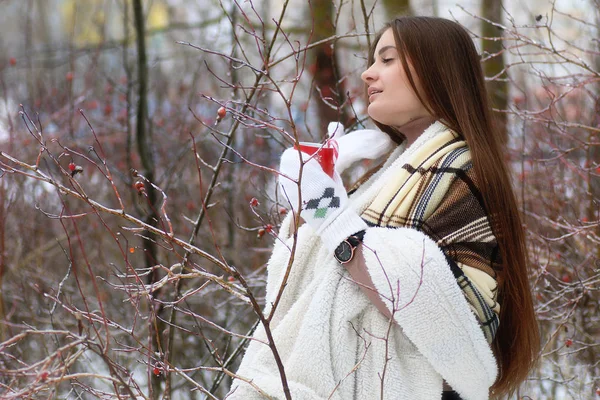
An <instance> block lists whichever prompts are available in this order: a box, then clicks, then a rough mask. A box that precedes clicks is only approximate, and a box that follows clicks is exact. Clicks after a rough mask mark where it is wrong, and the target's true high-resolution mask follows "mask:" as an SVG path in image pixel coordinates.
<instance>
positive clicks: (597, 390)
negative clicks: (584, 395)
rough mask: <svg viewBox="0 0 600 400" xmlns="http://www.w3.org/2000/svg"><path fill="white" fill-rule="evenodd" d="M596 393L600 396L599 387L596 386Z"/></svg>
mask: <svg viewBox="0 0 600 400" xmlns="http://www.w3.org/2000/svg"><path fill="white" fill-rule="evenodd" d="M596 395H597V396H600V387H597V388H596Z"/></svg>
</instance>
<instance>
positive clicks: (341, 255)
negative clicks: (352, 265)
mask: <svg viewBox="0 0 600 400" xmlns="http://www.w3.org/2000/svg"><path fill="white" fill-rule="evenodd" d="M364 237H365V230H364V229H363V230H362V231H358V232H356V233H355V234H353V235H350V236H348V237H347V238H346V239H344V240H343V241H342V243H340V244H339V245H338V247H336V249H335V251H334V252H333V256H334V257H335V259H336V260H338V262H339V263H341V264H346V263H348V262H350V260H352V258H354V250H355V249H356V247H358V245H359V244H360V243H361V242H362V241H363V238H364Z"/></svg>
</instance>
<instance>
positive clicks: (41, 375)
mask: <svg viewBox="0 0 600 400" xmlns="http://www.w3.org/2000/svg"><path fill="white" fill-rule="evenodd" d="M46 379H48V371H43V372H42V373H41V374H40V380H41V381H42V382H46Z"/></svg>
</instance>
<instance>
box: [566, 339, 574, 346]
mask: <svg viewBox="0 0 600 400" xmlns="http://www.w3.org/2000/svg"><path fill="white" fill-rule="evenodd" d="M565 346H567V347H571V346H573V341H572V340H571V339H567V340H565Z"/></svg>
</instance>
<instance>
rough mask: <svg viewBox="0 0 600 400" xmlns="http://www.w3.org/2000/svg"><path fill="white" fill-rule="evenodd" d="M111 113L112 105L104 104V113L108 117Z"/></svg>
mask: <svg viewBox="0 0 600 400" xmlns="http://www.w3.org/2000/svg"><path fill="white" fill-rule="evenodd" d="M110 114H112V106H111V105H110V104H107V105H105V106H104V115H105V116H106V117H108V116H109V115H110Z"/></svg>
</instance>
